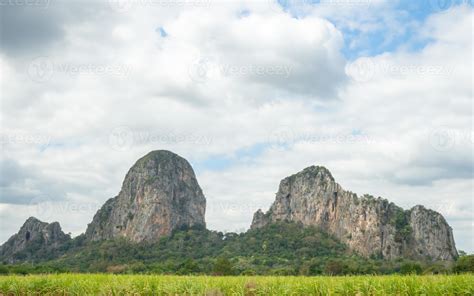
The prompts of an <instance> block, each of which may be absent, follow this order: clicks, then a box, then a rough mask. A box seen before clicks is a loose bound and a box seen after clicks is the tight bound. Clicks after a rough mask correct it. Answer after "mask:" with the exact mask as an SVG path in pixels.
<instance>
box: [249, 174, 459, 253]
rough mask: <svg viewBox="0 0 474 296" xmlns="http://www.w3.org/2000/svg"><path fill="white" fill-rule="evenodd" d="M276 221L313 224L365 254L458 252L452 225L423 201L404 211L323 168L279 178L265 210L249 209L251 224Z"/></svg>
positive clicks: (261, 225) (260, 224) (257, 225)
mask: <svg viewBox="0 0 474 296" xmlns="http://www.w3.org/2000/svg"><path fill="white" fill-rule="evenodd" d="M277 221H291V222H300V223H302V224H303V225H306V226H317V227H319V228H321V229H322V230H324V231H326V232H328V233H330V234H332V235H334V236H336V237H337V238H338V239H340V240H341V241H342V242H343V243H345V244H347V245H348V246H349V248H350V249H352V250H353V251H356V252H357V253H359V254H361V255H364V256H367V257H369V256H372V255H376V256H381V257H383V258H385V259H396V258H400V257H408V258H425V259H426V258H431V259H433V260H453V259H454V258H456V257H457V251H456V248H455V245H454V239H453V233H452V229H451V227H450V226H449V225H448V224H447V222H446V220H445V219H444V218H443V216H442V215H441V214H439V213H437V212H435V211H432V210H428V209H426V208H425V207H423V206H415V207H413V208H412V209H411V210H408V211H404V210H403V209H402V208H400V207H397V206H396V205H395V204H393V203H390V202H388V201H387V200H385V199H382V198H378V199H375V198H373V197H372V196H370V195H366V196H364V197H362V198H359V197H357V195H356V194H354V193H352V192H349V191H345V190H343V189H342V187H341V186H340V185H339V184H337V183H336V182H335V181H334V178H333V177H332V175H331V173H330V172H329V170H328V169H326V168H325V167H321V166H310V167H308V168H306V169H304V170H302V171H300V172H299V173H296V174H294V175H291V176H290V177H287V178H285V179H283V180H282V181H281V182H280V187H279V190H278V192H277V194H276V197H275V201H274V203H273V204H272V206H271V207H270V209H269V210H268V211H267V212H266V213H263V212H262V211H261V210H259V211H257V212H256V213H255V214H254V217H253V221H252V225H251V228H252V229H255V228H261V227H264V226H265V225H267V224H269V223H275V222H277Z"/></svg>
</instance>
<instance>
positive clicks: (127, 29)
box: [0, 0, 474, 252]
mask: <svg viewBox="0 0 474 296" xmlns="http://www.w3.org/2000/svg"><path fill="white" fill-rule="evenodd" d="M469 2H471V1H466V0H451V1H449V0H448V1H438V0H422V1H411V0H406V1H405V0H399V1H388V0H387V1H380V0H337V1H333V0H321V1H309V0H287V1H280V2H275V1H271V0H262V1H252V2H247V1H239V2H237V1H231V0H228V1H225V2H224V1H217V0H179V1H178V0H129V1H127V0H120V1H119V0H111V1H78V0H75V1H67V2H66V1H58V0H49V1H48V0H1V1H0V9H1V27H0V33H1V36H0V37H1V42H0V96H1V105H0V111H1V112H0V114H1V123H0V136H1V138H0V139H1V145H2V151H1V157H0V168H1V179H0V228H1V233H0V241H1V242H3V241H5V240H6V239H7V238H8V237H9V236H10V235H12V234H13V233H15V232H17V230H18V229H19V227H20V226H21V225H22V224H23V222H24V221H25V219H27V218H28V217H29V216H36V217H37V218H39V219H41V220H44V221H48V222H51V221H59V222H60V223H61V225H62V227H63V229H64V230H65V231H66V232H71V233H72V234H73V235H77V234H80V233H82V232H84V231H85V228H86V225H87V223H89V222H90V221H91V219H92V216H93V215H94V213H95V211H96V210H97V209H98V208H99V207H100V206H101V205H102V204H103V203H104V201H105V200H106V199H108V198H110V197H113V196H115V195H116V194H117V193H118V192H119V190H120V186H121V182H122V180H123V178H124V176H125V173H126V172H127V170H128V168H129V167H130V166H131V165H133V163H134V162H135V161H136V160H137V159H138V158H139V157H141V156H143V155H144V154H146V153H147V152H149V151H151V150H156V149H168V150H172V151H174V152H176V153H178V154H180V155H181V156H183V157H185V158H186V159H188V160H189V161H190V162H191V164H192V165H193V167H194V169H195V171H196V174H197V177H198V181H199V183H200V185H201V187H202V188H203V190H204V193H205V195H206V197H207V203H208V206H207V213H206V220H207V224H208V227H209V228H210V229H214V230H221V231H244V230H245V229H247V228H248V227H249V225H250V222H251V219H252V215H253V213H254V212H255V211H256V210H257V209H258V208H263V209H264V210H266V209H268V207H269V206H270V204H271V203H272V201H273V199H274V194H275V192H276V191H277V188H278V184H279V181H280V180H281V179H282V178H284V177H285V176H288V175H290V174H293V173H296V172H298V171H300V170H302V169H303V168H305V167H307V166H310V165H314V164H317V165H324V166H326V167H327V168H328V169H329V170H330V171H331V172H332V173H333V175H334V177H335V178H336V180H337V181H338V182H339V183H340V184H341V185H342V186H343V187H344V188H345V189H348V190H351V191H353V192H356V193H358V194H364V193H370V194H372V195H374V196H382V197H384V198H388V199H389V200H391V201H393V202H395V203H397V204H399V205H401V206H403V207H404V208H410V207H412V206H414V205H416V204H423V205H425V206H427V207H429V208H432V209H434V210H437V211H439V212H441V213H442V214H443V215H444V216H445V217H446V219H447V220H448V222H449V223H450V225H451V226H452V227H453V229H454V235H455V240H456V243H457V247H458V248H459V249H461V250H466V251H468V252H474V243H473V240H472V237H473V230H474V229H473V227H474V225H473V212H474V207H473V196H474V194H473V143H474V140H473V111H474V110H473V97H472V84H473V81H472V80H473V73H472V71H473V70H472V69H473V68H472V55H473V47H472V42H473V32H472V18H473V9H472V6H471V5H470V4H469Z"/></svg>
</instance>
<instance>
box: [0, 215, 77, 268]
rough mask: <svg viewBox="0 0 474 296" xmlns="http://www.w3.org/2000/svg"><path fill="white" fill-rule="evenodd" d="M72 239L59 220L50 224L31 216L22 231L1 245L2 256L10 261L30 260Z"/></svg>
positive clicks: (0, 252)
mask: <svg viewBox="0 0 474 296" xmlns="http://www.w3.org/2000/svg"><path fill="white" fill-rule="evenodd" d="M70 239H71V237H70V236H69V235H67V234H65V233H64V232H63V231H62V230H61V226H60V225H59V223H58V222H53V223H50V224H49V223H46V222H41V221H40V220H38V219H36V218H34V217H30V218H28V219H27V220H26V222H25V223H24V224H23V226H22V227H21V228H20V231H18V233H17V234H15V235H13V236H12V237H10V239H9V240H8V241H7V242H6V243H5V244H3V245H2V246H1V247H0V258H1V260H2V261H6V262H8V263H14V262H17V261H28V260H29V259H31V257H32V256H34V255H37V254H39V253H41V252H43V253H45V254H46V253H50V252H51V251H53V250H54V249H57V248H59V247H60V246H61V245H62V244H64V243H65V242H68V241H69V240H70Z"/></svg>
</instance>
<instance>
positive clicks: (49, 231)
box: [0, 150, 458, 274]
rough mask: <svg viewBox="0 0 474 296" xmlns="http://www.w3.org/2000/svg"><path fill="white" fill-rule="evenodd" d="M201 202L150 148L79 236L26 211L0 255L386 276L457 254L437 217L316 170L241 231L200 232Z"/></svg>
mask: <svg viewBox="0 0 474 296" xmlns="http://www.w3.org/2000/svg"><path fill="white" fill-rule="evenodd" d="M205 206H206V199H205V197H204V194H203V192H202V190H201V188H200V186H199V184H198V182H197V179H196V176H195V174H194V171H193V169H192V167H191V165H190V164H189V163H188V162H187V161H186V160H185V159H184V158H182V157H180V156H178V155H176V154H174V153H172V152H169V151H164V150H158V151H153V152H150V153H149V154H147V155H146V156H144V157H142V158H141V159H139V160H138V161H137V162H136V163H135V164H134V166H133V167H132V168H131V169H130V170H129V172H128V173H127V175H126V177H125V180H124V182H123V185H122V189H121V191H120V192H119V194H118V195H117V196H116V197H114V198H112V199H109V200H108V201H107V202H106V203H105V204H104V206H103V207H102V208H101V209H100V210H99V211H98V212H97V213H96V215H95V216H94V218H93V221H92V222H91V223H90V224H89V226H88V228H87V231H86V233H85V234H83V235H80V236H79V237H77V238H75V239H71V238H70V237H69V236H68V235H66V234H64V233H63V232H62V230H61V227H60V226H59V223H57V222H55V223H51V224H48V223H44V222H41V221H39V220H37V219H36V218H33V217H32V218H30V219H28V220H27V221H26V222H25V224H24V225H23V226H22V228H21V229H20V231H19V232H18V233H17V234H15V235H14V236H12V237H11V238H10V239H9V240H8V241H7V242H6V243H5V244H4V245H3V246H1V247H0V260H1V262H4V263H15V264H20V263H34V264H40V265H41V266H43V267H48V268H50V270H61V271H80V272H99V271H109V272H128V271H130V272H140V271H147V272H151V271H153V272H165V273H215V274H222V273H232V274H247V273H248V274H252V273H257V274H270V273H271V274H321V273H330V274H340V273H348V272H349V271H350V272H349V273H370V272H379V273H387V272H394V271H396V270H397V268H398V269H399V268H400V265H401V264H402V263H403V262H404V261H407V260H418V261H420V262H436V261H444V262H445V263H443V264H442V265H447V264H449V262H451V261H453V260H454V259H456V258H457V256H458V255H457V250H456V248H455V245H454V240H453V235H452V230H451V228H450V227H449V225H448V224H447V223H446V221H445V219H444V218H443V217H442V216H441V215H440V214H439V213H436V212H434V211H431V210H428V209H425V208H424V207H422V206H416V207H414V208H412V209H410V210H407V211H405V210H403V209H401V208H400V207H397V206H396V205H394V204H393V203H389V202H388V201H387V200H385V199H382V198H377V199H375V198H373V197H371V196H368V195H366V196H363V197H362V198H359V197H357V195H356V194H354V193H352V192H349V191H345V190H343V189H342V187H341V186H340V185H339V184H337V183H336V182H335V180H334V178H333V176H332V175H331V173H330V172H329V170H327V169H326V168H324V167H319V166H311V167H308V168H306V169H304V170H303V171H301V172H299V173H297V174H295V175H292V176H290V177H288V178H285V179H284V180H282V181H281V183H280V187H279V190H278V193H277V195H276V200H275V202H274V203H273V205H272V206H271V208H270V210H269V211H267V212H266V213H263V212H262V211H261V210H259V211H257V212H256V213H255V215H254V219H253V221H252V225H251V229H250V230H249V231H247V232H246V233H242V234H236V233H227V234H223V233H220V232H215V231H209V230H207V229H206V228H205V221H204V215H205ZM394 260H395V261H394ZM426 264H428V263H426ZM430 264H431V263H430ZM216 266H217V267H216ZM219 266H220V267H221V269H219ZM226 266H227V267H226Z"/></svg>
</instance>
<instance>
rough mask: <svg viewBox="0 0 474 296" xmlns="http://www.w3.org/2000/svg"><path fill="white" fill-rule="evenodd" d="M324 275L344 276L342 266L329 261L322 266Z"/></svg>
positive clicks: (337, 262) (336, 262)
mask: <svg viewBox="0 0 474 296" xmlns="http://www.w3.org/2000/svg"><path fill="white" fill-rule="evenodd" d="M324 273H325V274H328V275H341V274H344V265H343V264H342V263H341V262H339V261H336V260H329V261H328V262H327V263H326V265H325V266H324Z"/></svg>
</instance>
